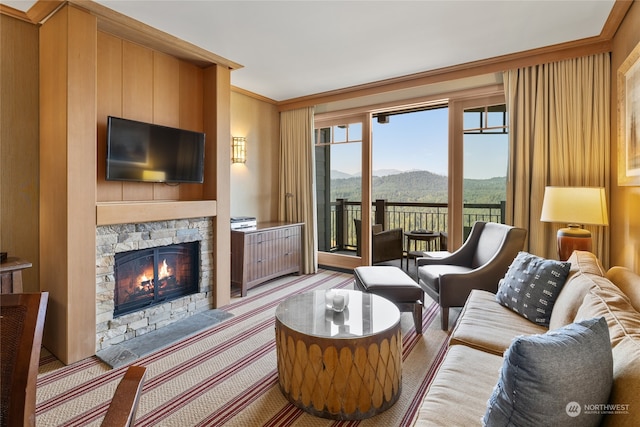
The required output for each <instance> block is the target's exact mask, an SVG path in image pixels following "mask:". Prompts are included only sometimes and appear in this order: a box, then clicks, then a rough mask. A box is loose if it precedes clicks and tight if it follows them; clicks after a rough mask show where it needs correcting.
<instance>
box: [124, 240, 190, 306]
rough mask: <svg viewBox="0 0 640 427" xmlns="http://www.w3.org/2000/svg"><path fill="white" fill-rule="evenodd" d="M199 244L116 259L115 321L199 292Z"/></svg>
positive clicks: (142, 250)
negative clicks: (126, 315)
mask: <svg viewBox="0 0 640 427" xmlns="http://www.w3.org/2000/svg"><path fill="white" fill-rule="evenodd" d="M199 253H200V248H199V242H189V243H180V244H174V245H169V246H159V247H154V248H148V249H140V250H135V251H129V252H121V253H117V254H116V255H115V291H114V311H113V316H114V318H116V317H119V316H122V315H124V314H127V313H133V312H136V311H139V310H141V309H145V308H147V307H152V306H154V305H158V304H162V303H165V302H168V301H172V300H175V299H176V298H180V297H183V296H185V295H190V294H193V293H196V292H198V279H199V277H198V276H199Z"/></svg>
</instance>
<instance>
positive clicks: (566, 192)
mask: <svg viewBox="0 0 640 427" xmlns="http://www.w3.org/2000/svg"><path fill="white" fill-rule="evenodd" d="M540 221H544V222H564V223H567V224H568V227H567V228H561V229H559V230H558V235H557V237H558V257H559V258H560V261H566V260H567V259H568V258H569V256H570V255H571V253H572V252H573V251H574V250H580V251H589V252H591V246H592V243H591V232H590V231H589V230H586V229H584V228H582V224H591V225H609V219H608V217H607V199H606V196H605V192H604V188H601V187H546V188H545V190H544V199H543V200H542V214H541V215H540Z"/></svg>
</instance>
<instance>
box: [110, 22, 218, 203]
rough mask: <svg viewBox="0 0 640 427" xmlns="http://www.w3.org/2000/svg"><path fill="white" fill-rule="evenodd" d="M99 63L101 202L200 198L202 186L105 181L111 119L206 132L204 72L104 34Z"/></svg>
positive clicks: (164, 55) (188, 64)
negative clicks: (108, 128) (109, 122)
mask: <svg viewBox="0 0 640 427" xmlns="http://www.w3.org/2000/svg"><path fill="white" fill-rule="evenodd" d="M97 62H98V68H97V72H98V113H97V121H98V175H97V201H98V202H99V203H100V202H113V201H118V202H120V201H152V200H199V199H202V198H203V188H202V187H203V185H202V184H180V185H167V184H161V183H158V184H152V183H138V182H121V181H106V180H105V165H106V152H107V148H106V136H107V131H106V128H107V117H108V116H115V117H123V118H126V119H132V120H139V121H143V122H149V123H155V124H159V125H164V126H171V127H179V128H183V129H189V130H194V131H198V132H202V131H203V130H204V129H203V101H202V98H203V91H202V90H203V84H202V81H203V80H202V79H203V70H202V69H201V68H198V67H197V66H195V65H193V64H190V63H187V62H184V61H181V60H179V59H177V58H174V57H172V56H169V55H166V54H164V53H161V52H157V51H154V50H152V49H149V48H146V47H144V46H140V45H138V44H135V43H132V42H129V41H127V40H124V39H121V38H120V37H117V36H114V35H111V34H108V33H104V32H100V31H99V32H98V59H97ZM205 167H207V166H205ZM209 167H211V166H209Z"/></svg>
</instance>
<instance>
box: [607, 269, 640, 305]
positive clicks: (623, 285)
mask: <svg viewBox="0 0 640 427" xmlns="http://www.w3.org/2000/svg"><path fill="white" fill-rule="evenodd" d="M606 276H607V279H609V280H611V281H612V282H613V283H614V284H615V285H616V286H617V287H618V288H619V289H620V290H621V291H622V292H624V294H625V295H626V296H628V297H629V300H630V302H631V305H632V306H633V308H635V309H636V311H640V276H638V275H637V274H636V273H634V272H633V271H631V270H629V269H628V268H625V267H611V268H610V269H609V271H607V274H606Z"/></svg>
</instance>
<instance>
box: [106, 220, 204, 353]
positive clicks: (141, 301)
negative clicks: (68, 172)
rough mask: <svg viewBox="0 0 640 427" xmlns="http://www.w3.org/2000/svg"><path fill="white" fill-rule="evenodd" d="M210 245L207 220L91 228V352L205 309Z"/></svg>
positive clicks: (169, 221)
mask: <svg viewBox="0 0 640 427" xmlns="http://www.w3.org/2000/svg"><path fill="white" fill-rule="evenodd" d="M212 245H213V225H212V218H190V219H178V220H168V221H157V222H146V223H138V224H119V225H107V226H99V227H97V229H96V352H97V351H100V350H104V349H105V348H107V347H109V346H111V345H113V344H117V343H120V342H122V341H125V340H128V339H131V338H134V337H137V336H140V335H143V334H145V333H148V332H151V331H154V330H157V329H160V328H162V327H164V326H167V325H169V324H171V323H174V322H176V321H178V320H180V319H184V318H186V317H188V316H191V315H193V314H195V313H197V312H199V311H203V310H207V309H209V308H211V306H212V301H213V299H212V294H211V293H212V288H211V282H212V279H211V278H212V275H213V271H212V268H213V267H212V266H213V255H212V249H213V248H212ZM190 251H192V252H193V253H192V254H189V252H190ZM116 263H118V265H119V266H118V269H117V271H116ZM116 282H118V284H119V285H120V286H119V289H117V287H116Z"/></svg>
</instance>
